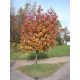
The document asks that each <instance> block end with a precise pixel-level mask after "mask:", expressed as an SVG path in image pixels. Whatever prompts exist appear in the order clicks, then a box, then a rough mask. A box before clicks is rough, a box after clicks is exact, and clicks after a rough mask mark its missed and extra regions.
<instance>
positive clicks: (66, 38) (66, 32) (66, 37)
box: [64, 27, 70, 44]
mask: <svg viewBox="0 0 80 80" xmlns="http://www.w3.org/2000/svg"><path fill="white" fill-rule="evenodd" d="M69 33H70V32H69V30H68V28H67V27H65V28H64V40H65V43H66V44H67V41H69V40H68V39H69Z"/></svg>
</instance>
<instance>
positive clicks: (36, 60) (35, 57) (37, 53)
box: [35, 51, 38, 64]
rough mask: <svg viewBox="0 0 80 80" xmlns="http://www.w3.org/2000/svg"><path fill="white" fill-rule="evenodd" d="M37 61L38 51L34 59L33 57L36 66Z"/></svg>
mask: <svg viewBox="0 0 80 80" xmlns="http://www.w3.org/2000/svg"><path fill="white" fill-rule="evenodd" d="M37 60H38V51H36V57H35V63H36V64H37Z"/></svg>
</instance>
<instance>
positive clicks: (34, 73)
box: [17, 63, 64, 78]
mask: <svg viewBox="0 0 80 80" xmlns="http://www.w3.org/2000/svg"><path fill="white" fill-rule="evenodd" d="M63 64H64V63H59V64H37V65H36V64H33V65H27V66H24V67H20V68H18V69H17V70H19V71H21V72H23V73H25V74H26V75H28V76H31V77H34V78H36V77H38V78H44V77H49V76H51V75H52V74H54V73H55V72H56V71H57V70H59V69H60V68H61V67H62V66H63Z"/></svg>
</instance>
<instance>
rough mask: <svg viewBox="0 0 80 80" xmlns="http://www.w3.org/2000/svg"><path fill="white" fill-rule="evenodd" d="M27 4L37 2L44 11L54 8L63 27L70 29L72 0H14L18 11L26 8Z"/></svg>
mask: <svg viewBox="0 0 80 80" xmlns="http://www.w3.org/2000/svg"><path fill="white" fill-rule="evenodd" d="M27 2H29V3H31V4H33V3H34V2H37V5H41V6H42V8H43V9H44V11H46V10H48V9H49V8H50V7H51V8H53V9H54V10H55V12H56V13H57V15H58V19H59V20H60V22H61V25H62V27H66V26H67V27H68V28H70V0H14V6H15V9H16V11H17V10H18V9H19V8H20V7H24V4H26V3H27Z"/></svg>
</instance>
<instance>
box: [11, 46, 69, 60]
mask: <svg viewBox="0 0 80 80" xmlns="http://www.w3.org/2000/svg"><path fill="white" fill-rule="evenodd" d="M69 55H70V46H69V45H58V46H55V47H53V48H50V49H49V50H48V51H47V52H40V53H39V54H38V59H42V58H49V57H62V56H69ZM34 58H35V52H27V53H23V52H21V51H17V52H15V51H14V48H13V47H11V54H10V59H11V60H14V59H15V60H19V59H20V60H25V59H34Z"/></svg>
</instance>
